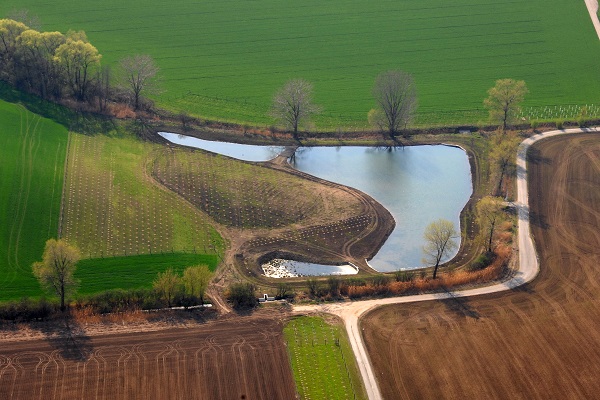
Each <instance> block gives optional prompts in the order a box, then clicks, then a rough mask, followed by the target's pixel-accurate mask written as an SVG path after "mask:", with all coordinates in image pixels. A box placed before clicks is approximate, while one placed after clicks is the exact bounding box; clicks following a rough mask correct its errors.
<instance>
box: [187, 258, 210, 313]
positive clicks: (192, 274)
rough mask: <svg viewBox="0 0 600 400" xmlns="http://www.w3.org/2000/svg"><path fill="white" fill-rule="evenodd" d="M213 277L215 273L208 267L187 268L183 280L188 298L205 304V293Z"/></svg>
mask: <svg viewBox="0 0 600 400" xmlns="http://www.w3.org/2000/svg"><path fill="white" fill-rule="evenodd" d="M212 276H213V273H212V272H211V270H210V269H208V266H206V265H196V266H193V267H188V268H186V269H185V270H184V271H183V276H182V278H181V280H182V282H183V287H184V292H185V294H186V296H188V297H190V298H193V299H199V300H200V304H203V303H204V293H205V292H206V288H207V287H208V284H209V283H210V280H211V279H212Z"/></svg>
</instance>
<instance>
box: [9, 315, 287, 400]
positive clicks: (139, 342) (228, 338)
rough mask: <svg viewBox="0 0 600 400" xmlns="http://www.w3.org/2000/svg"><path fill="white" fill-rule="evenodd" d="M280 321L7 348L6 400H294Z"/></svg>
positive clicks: (239, 322)
mask: <svg viewBox="0 0 600 400" xmlns="http://www.w3.org/2000/svg"><path fill="white" fill-rule="evenodd" d="M295 393H296V392H295V386H294V380H293V377H292V372H291V369H290V365H289V360H288V355H287V352H286V350H285V345H284V342H283V338H282V325H281V323H280V322H279V321H276V320H274V319H262V318H253V317H249V318H236V319H235V320H228V321H220V322H211V323H208V324H206V325H205V326H202V327H198V328H191V329H171V330H167V331H158V332H148V333H137V334H121V335H110V336H102V337H92V338H89V337H77V338H74V339H61V340H58V339H56V340H47V341H26V342H13V343H3V344H2V346H1V347H0V399H268V400H271V399H294V398H295Z"/></svg>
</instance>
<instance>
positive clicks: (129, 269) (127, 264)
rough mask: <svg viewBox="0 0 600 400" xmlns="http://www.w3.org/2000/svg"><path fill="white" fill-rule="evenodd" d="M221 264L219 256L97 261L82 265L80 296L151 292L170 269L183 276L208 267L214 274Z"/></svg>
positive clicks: (176, 255) (79, 269)
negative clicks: (187, 270) (186, 271)
mask: <svg viewBox="0 0 600 400" xmlns="http://www.w3.org/2000/svg"><path fill="white" fill-rule="evenodd" d="M218 262H219V261H218V257H217V256H216V255H211V254H186V253H172V254H171V253H168V254H152V255H150V254H147V255H141V256H131V257H111V258H93V259H87V260H81V261H80V262H79V264H78V266H77V270H76V271H75V277H76V278H77V279H79V280H80V283H81V285H80V287H79V291H78V293H79V294H91V293H97V292H102V291H105V290H110V289H117V288H119V289H136V288H142V287H144V288H148V287H151V286H152V281H153V280H154V279H155V278H156V276H157V275H158V273H159V272H163V271H165V270H167V269H168V268H173V270H174V271H175V272H177V273H178V274H181V272H183V270H184V269H185V268H187V267H190V266H193V265H200V264H204V265H207V266H208V267H209V268H210V270H211V271H214V270H215V269H216V268H217V264H218Z"/></svg>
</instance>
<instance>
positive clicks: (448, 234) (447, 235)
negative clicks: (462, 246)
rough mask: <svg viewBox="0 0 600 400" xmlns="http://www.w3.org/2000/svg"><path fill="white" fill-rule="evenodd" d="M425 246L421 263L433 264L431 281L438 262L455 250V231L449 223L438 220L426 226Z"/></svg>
mask: <svg viewBox="0 0 600 400" xmlns="http://www.w3.org/2000/svg"><path fill="white" fill-rule="evenodd" d="M423 237H424V238H425V241H426V244H425V246H423V253H425V258H424V259H423V262H425V263H427V264H433V265H434V267H433V279H435V278H436V276H437V270H438V267H439V265H440V262H441V261H442V260H444V259H445V258H447V257H448V256H449V255H450V254H451V253H452V252H453V251H454V250H455V249H456V246H457V244H456V241H455V240H454V239H455V238H456V237H457V233H456V229H454V224H453V223H452V222H451V221H448V220H445V219H438V220H437V221H433V222H432V223H431V224H429V225H427V228H425V234H424V235H423Z"/></svg>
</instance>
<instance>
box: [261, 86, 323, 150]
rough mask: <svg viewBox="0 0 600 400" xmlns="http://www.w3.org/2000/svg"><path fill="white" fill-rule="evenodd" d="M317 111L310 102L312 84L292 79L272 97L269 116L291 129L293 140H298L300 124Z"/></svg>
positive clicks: (318, 109)
mask: <svg viewBox="0 0 600 400" xmlns="http://www.w3.org/2000/svg"><path fill="white" fill-rule="evenodd" d="M319 111H320V108H319V107H318V106H316V105H314V104H313V101H312V84H311V83H310V82H308V81H305V80H304V79H292V80H290V81H288V82H287V83H286V84H285V85H283V87H282V88H281V89H279V90H278V91H277V93H275V96H273V105H272V107H271V111H270V113H269V114H270V115H271V116H272V117H273V118H275V119H276V120H277V121H279V122H280V123H281V124H283V125H285V126H286V128H287V129H291V130H292V133H293V135H294V139H298V127H299V126H300V124H301V123H303V122H304V121H306V120H307V119H308V118H309V117H310V116H311V115H313V114H316V113H318V112H319Z"/></svg>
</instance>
